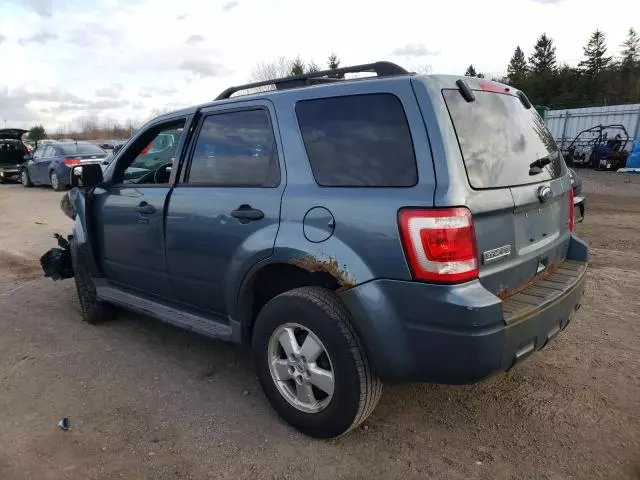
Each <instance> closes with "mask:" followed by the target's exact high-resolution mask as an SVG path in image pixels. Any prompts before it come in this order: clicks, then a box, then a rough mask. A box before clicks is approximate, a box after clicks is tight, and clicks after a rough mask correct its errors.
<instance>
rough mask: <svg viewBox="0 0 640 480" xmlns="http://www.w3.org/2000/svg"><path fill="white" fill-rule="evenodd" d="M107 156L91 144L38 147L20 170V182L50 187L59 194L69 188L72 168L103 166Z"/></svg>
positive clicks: (76, 143) (79, 143) (72, 143)
mask: <svg viewBox="0 0 640 480" xmlns="http://www.w3.org/2000/svg"><path fill="white" fill-rule="evenodd" d="M106 156H107V153H106V152H105V151H104V150H102V149H101V148H100V147H98V146H96V145H93V144H92V143H89V142H56V143H49V144H44V145H40V146H38V148H37V149H36V151H35V152H34V153H33V155H32V156H31V157H30V158H29V159H28V160H27V161H26V162H25V163H24V165H22V166H21V169H20V180H21V182H22V184H23V185H24V186H25V187H31V186H32V185H34V184H35V185H51V187H52V188H53V189H54V190H56V191H62V190H65V189H66V188H68V187H69V185H70V184H71V183H70V179H69V174H70V172H71V170H70V168H71V167H73V166H75V165H87V164H90V163H96V164H100V162H101V161H102V159H103V158H104V157H106Z"/></svg>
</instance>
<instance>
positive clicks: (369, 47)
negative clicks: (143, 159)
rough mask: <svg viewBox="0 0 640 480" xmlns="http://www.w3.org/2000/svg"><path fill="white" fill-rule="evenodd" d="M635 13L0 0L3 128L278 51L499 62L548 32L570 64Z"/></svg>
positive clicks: (189, 92) (205, 87) (541, 7)
mask: <svg viewBox="0 0 640 480" xmlns="http://www.w3.org/2000/svg"><path fill="white" fill-rule="evenodd" d="M311 5H313V7H311ZM638 19H640V1H637V0H607V1H606V2H602V1H595V0H483V1H478V0H456V1H452V0H449V1H441V0H394V1H392V2H389V1H384V2H383V1H380V2H372V1H371V0H368V1H360V0H322V1H320V2H306V1H301V0H297V1H294V0H222V1H218V0H209V1H204V0H179V1H169V0H165V1H162V0H126V1H121V0H0V126H4V125H6V126H7V127H9V126H21V127H29V126H31V125H33V124H34V123H35V122H39V123H43V124H44V125H45V127H46V128H48V129H49V130H54V129H55V128H57V127H59V126H67V128H68V127H69V126H71V125H72V121H73V119H75V118H77V117H79V116H82V115H98V116H102V117H110V118H113V119H118V120H120V121H122V122H124V121H125V120H126V119H127V118H138V119H146V118H148V116H149V115H150V114H151V112H152V111H153V110H154V109H163V108H169V109H175V108H179V107H181V106H185V105H190V104H195V103H202V102H206V101H209V100H211V99H212V98H214V97H215V96H216V95H217V94H218V93H219V92H220V91H222V90H224V88H226V87H227V86H229V85H231V84H236V83H243V82H245V81H248V79H249V76H250V74H251V71H252V69H253V67H254V66H255V64H256V63H257V62H260V61H269V60H273V59H276V58H277V57H279V56H281V55H284V56H287V57H295V56H297V55H300V56H301V57H302V58H303V59H305V60H307V61H308V60H311V59H313V60H314V61H315V62H316V63H318V64H322V65H324V64H325V63H326V58H327V56H328V55H329V54H330V53H331V52H332V51H335V52H336V54H337V55H338V57H339V58H340V60H341V61H342V63H341V65H343V66H344V65H349V64H356V63H366V62H371V61H376V60H391V61H394V62H397V63H399V64H400V65H403V66H405V67H408V68H417V67H420V66H423V65H430V66H431V68H432V70H433V72H434V73H458V74H462V73H464V70H465V68H466V67H467V66H468V65H469V64H470V63H473V64H474V65H475V67H476V69H477V70H478V71H482V72H492V73H499V72H504V71H505V70H506V64H507V63H508V61H509V58H510V57H511V55H512V53H513V50H514V48H515V47H516V45H520V46H521V47H522V48H523V50H524V51H525V54H526V55H527V56H529V54H530V53H531V50H532V46H533V44H534V42H535V40H536V38H537V37H538V36H539V35H540V34H541V33H542V32H546V33H547V34H548V35H549V36H550V37H552V38H553V39H554V40H555V42H556V46H557V56H558V60H559V61H568V62H570V63H575V62H577V61H578V60H579V59H580V57H581V55H582V46H583V45H584V44H585V43H586V41H587V39H588V36H589V33H590V32H592V31H593V30H595V29H596V28H600V29H601V30H603V31H604V32H605V33H606V34H607V41H608V45H609V48H610V51H611V53H617V52H618V51H619V44H620V43H621V42H622V41H623V40H624V36H625V34H626V31H627V30H628V28H629V27H630V26H633V21H635V24H636V27H637V26H638V25H637V23H638ZM5 120H6V122H5Z"/></svg>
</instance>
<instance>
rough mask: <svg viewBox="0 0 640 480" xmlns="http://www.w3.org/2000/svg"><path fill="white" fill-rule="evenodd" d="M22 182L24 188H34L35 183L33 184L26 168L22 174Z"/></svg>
mask: <svg viewBox="0 0 640 480" xmlns="http://www.w3.org/2000/svg"><path fill="white" fill-rule="evenodd" d="M20 182H21V183H22V186H24V187H32V186H33V183H31V178H29V171H28V170H27V169H26V168H23V169H22V171H21V172H20Z"/></svg>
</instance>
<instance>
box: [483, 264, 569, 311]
mask: <svg viewBox="0 0 640 480" xmlns="http://www.w3.org/2000/svg"><path fill="white" fill-rule="evenodd" d="M563 263H564V260H556V261H555V262H553V263H552V264H551V265H549V266H548V267H547V268H545V269H544V271H542V272H540V273H537V274H536V275H534V276H533V277H531V278H530V279H529V280H527V281H526V282H524V283H522V284H521V285H518V286H517V287H515V288H500V289H499V290H498V291H497V292H496V297H498V298H499V299H500V300H502V301H505V300H506V299H507V298H509V297H510V296H512V295H515V294H516V293H518V292H521V291H523V290H526V289H527V288H529V287H530V286H531V285H533V284H534V283H536V282H539V281H540V280H544V279H545V278H546V277H548V276H549V275H551V274H553V273H554V272H555V271H556V270H557V269H558V268H560V266H561V265H562V264H563Z"/></svg>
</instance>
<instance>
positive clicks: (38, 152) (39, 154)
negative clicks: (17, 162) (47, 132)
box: [33, 147, 44, 160]
mask: <svg viewBox="0 0 640 480" xmlns="http://www.w3.org/2000/svg"><path fill="white" fill-rule="evenodd" d="M43 151H44V147H40V148H38V149H37V150H36V151H35V152H33V159H34V160H38V159H39V158H40V157H42V152H43Z"/></svg>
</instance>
